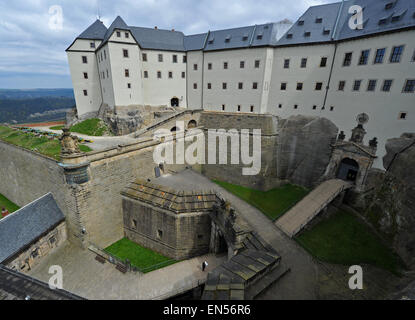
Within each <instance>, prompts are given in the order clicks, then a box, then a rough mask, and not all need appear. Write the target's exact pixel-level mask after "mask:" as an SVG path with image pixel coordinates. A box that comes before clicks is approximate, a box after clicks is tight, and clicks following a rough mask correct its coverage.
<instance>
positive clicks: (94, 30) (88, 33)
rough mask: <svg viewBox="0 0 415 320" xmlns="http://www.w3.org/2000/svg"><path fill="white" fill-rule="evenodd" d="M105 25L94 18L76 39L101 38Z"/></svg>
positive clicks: (103, 35) (102, 37)
mask: <svg viewBox="0 0 415 320" xmlns="http://www.w3.org/2000/svg"><path fill="white" fill-rule="evenodd" d="M106 32H107V27H106V26H105V25H104V24H103V23H102V21H100V20H96V21H95V22H94V23H93V24H91V25H90V26H89V27H88V28H87V29H86V30H85V31H84V32H82V33H81V34H80V35H79V36H78V37H77V39H87V40H103V39H104V37H105V33H106Z"/></svg>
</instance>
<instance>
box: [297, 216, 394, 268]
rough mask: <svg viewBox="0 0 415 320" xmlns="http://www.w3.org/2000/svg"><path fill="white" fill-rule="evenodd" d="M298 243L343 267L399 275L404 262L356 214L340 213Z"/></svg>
mask: <svg viewBox="0 0 415 320" xmlns="http://www.w3.org/2000/svg"><path fill="white" fill-rule="evenodd" d="M297 241H298V242H299V243H300V244H301V245H302V246H303V247H304V248H305V249H306V250H307V251H309V252H310V253H311V254H312V255H313V256H315V257H317V258H318V259H320V260H322V261H326V262H329V263H336V264H342V265H350V266H351V265H354V264H360V263H367V264H371V265H374V266H377V267H380V268H383V269H385V270H388V271H390V272H392V273H394V274H399V271H398V270H399V269H400V267H401V262H400V260H399V258H398V257H397V256H396V255H394V253H393V252H392V251H391V250H389V249H388V248H387V247H385V246H384V245H383V244H382V242H381V241H380V239H379V238H378V237H377V236H376V235H375V234H374V233H373V232H372V231H371V230H370V229H369V227H367V226H366V225H365V224H363V223H362V222H360V221H359V220H358V219H357V218H356V217H355V216H354V215H352V214H350V213H348V212H346V211H342V210H339V211H338V212H337V213H336V214H334V215H333V216H331V217H330V218H328V219H327V220H323V221H321V222H320V223H319V224H317V225H316V226H315V227H314V228H313V229H311V230H308V231H305V232H304V233H303V234H301V235H300V236H299V237H298V238H297Z"/></svg>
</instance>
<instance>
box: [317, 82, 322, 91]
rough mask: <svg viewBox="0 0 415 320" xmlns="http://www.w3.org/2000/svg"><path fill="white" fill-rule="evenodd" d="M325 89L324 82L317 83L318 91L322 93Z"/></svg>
mask: <svg viewBox="0 0 415 320" xmlns="http://www.w3.org/2000/svg"><path fill="white" fill-rule="evenodd" d="M322 88H323V82H317V83H316V90H317V91H320V90H321V89H322Z"/></svg>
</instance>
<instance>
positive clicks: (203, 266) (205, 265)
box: [202, 261, 209, 272]
mask: <svg viewBox="0 0 415 320" xmlns="http://www.w3.org/2000/svg"><path fill="white" fill-rule="evenodd" d="M208 265H209V264H208V263H207V261H203V263H202V271H203V272H204V271H205V269H206V267H207V266H208Z"/></svg>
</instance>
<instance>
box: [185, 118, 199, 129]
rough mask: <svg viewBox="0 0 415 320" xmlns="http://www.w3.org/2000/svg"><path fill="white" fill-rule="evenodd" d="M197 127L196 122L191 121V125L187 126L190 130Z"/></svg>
mask: <svg viewBox="0 0 415 320" xmlns="http://www.w3.org/2000/svg"><path fill="white" fill-rule="evenodd" d="M196 127H197V122H196V120H190V121H189V123H188V124H187V128H188V129H192V128H196Z"/></svg>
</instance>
